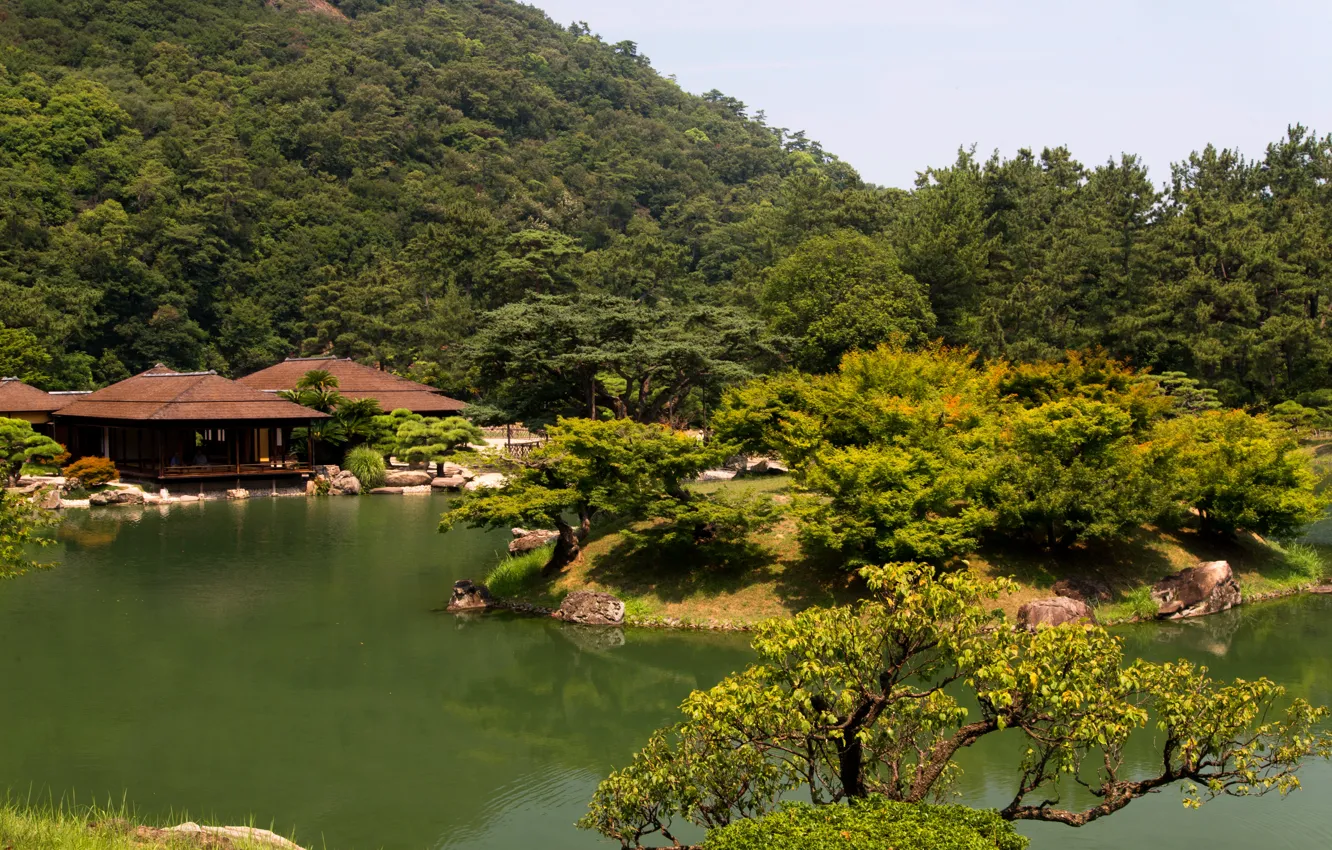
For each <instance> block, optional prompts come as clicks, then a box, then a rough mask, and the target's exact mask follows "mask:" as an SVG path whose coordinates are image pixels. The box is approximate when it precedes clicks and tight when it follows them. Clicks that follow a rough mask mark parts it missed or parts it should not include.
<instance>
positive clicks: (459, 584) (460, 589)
mask: <svg viewBox="0 0 1332 850" xmlns="http://www.w3.org/2000/svg"><path fill="white" fill-rule="evenodd" d="M494 604H495V599H494V597H492V596H491V595H490V589H489V588H487V587H486V586H485V585H484V584H477V583H476V582H473V581H471V580H469V579H463V580H461V581H455V582H454V583H453V598H451V599H450V600H449V609H448V610H450V611H480V610H484V609H486V608H489V607H490V606H491V605H494Z"/></svg>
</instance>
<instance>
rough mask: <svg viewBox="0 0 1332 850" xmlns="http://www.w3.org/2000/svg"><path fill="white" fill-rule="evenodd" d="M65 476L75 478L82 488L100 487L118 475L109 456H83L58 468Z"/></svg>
mask: <svg viewBox="0 0 1332 850" xmlns="http://www.w3.org/2000/svg"><path fill="white" fill-rule="evenodd" d="M60 471H61V472H62V473H64V476H65V477H66V478H77V479H79V484H80V485H81V486H83V487H84V488H88V487H101V486H102V485H103V484H109V483H110V482H112V481H115V480H116V479H117V478H119V477H120V472H119V471H118V470H117V469H116V465H115V464H114V463H112V462H111V459H110V458H105V457H83V458H79V459H78V460H76V461H74V462H73V463H71V464H70V465H69V466H67V467H65V468H64V469H62V470H60Z"/></svg>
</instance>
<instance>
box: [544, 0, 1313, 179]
mask: <svg viewBox="0 0 1332 850" xmlns="http://www.w3.org/2000/svg"><path fill="white" fill-rule="evenodd" d="M534 5H536V6H538V7H540V8H542V9H544V10H545V11H546V12H547V13H548V14H549V15H550V16H551V17H552V18H553V19H554V20H555V21H557V22H558V23H561V24H566V25H567V24H569V23H570V22H572V21H586V22H587V23H588V24H589V25H590V26H591V28H592V31H593V32H595V33H598V34H600V35H601V36H602V37H603V38H605V39H607V40H608V41H612V42H615V41H620V40H623V39H629V40H631V41H635V42H637V43H638V46H639V51H640V52H641V53H643V54H646V55H647V56H648V57H650V58H651V60H652V64H653V67H655V68H656V69H657V70H658V71H659V72H660V73H662V74H666V75H670V74H674V75H675V76H676V78H677V79H678V80H679V82H680V85H681V86H683V87H684V88H685V89H686V90H688V91H691V92H695V93H700V92H704V91H708V90H709V89H713V88H716V89H720V90H721V91H722V92H724V93H726V94H728V95H730V96H732V97H736V98H739V99H740V100H742V101H744V102H745V103H746V104H748V105H749V107H750V112H751V114H752V113H753V112H754V111H756V110H758V109H763V110H765V111H766V112H767V116H768V122H769V123H770V124H772V125H775V126H779V127H789V128H791V129H792V130H799V129H804V130H806V131H807V132H808V133H809V137H810V138H812V139H818V140H819V141H821V142H823V145H824V147H825V148H827V149H828V150H829V151H831V152H832V153H835V154H837V155H838V156H840V157H842V158H843V159H845V160H847V161H848V162H850V163H851V164H852V165H854V166H855V167H856V168H857V169H859V171H860V173H861V175H862V176H864V177H865V178H866V179H867V180H871V181H874V182H876V183H881V184H884V185H892V186H909V185H910V184H911V182H912V180H913V179H914V178H915V173H916V171H917V170H919V169H921V168H923V167H925V166H927V165H945V164H948V163H949V162H951V161H952V160H953V158H954V155H955V153H956V151H957V148H958V146H959V145H971V144H972V143H975V144H976V145H977V147H978V150H979V152H980V153H982V154H988V153H989V152H991V151H993V150H994V149H996V148H998V149H999V151H1000V152H1001V153H1003V154H1005V155H1011V154H1012V153H1013V152H1015V151H1016V150H1017V149H1018V148H1020V147H1031V148H1034V149H1036V150H1037V151H1039V150H1040V148H1042V147H1046V146H1053V145H1059V144H1064V145H1067V146H1068V147H1069V148H1070V149H1071V150H1072V152H1073V155H1074V156H1075V157H1077V158H1078V159H1079V160H1081V161H1082V162H1084V163H1088V164H1093V163H1097V162H1102V161H1104V160H1106V159H1107V158H1109V157H1117V156H1118V155H1119V154H1120V153H1121V152H1124V151H1127V152H1131V153H1136V154H1138V155H1140V156H1141V157H1142V158H1143V160H1144V161H1145V162H1146V163H1147V165H1148V166H1149V167H1150V168H1151V173H1152V177H1153V179H1154V181H1155V182H1157V183H1158V184H1159V183H1161V182H1164V181H1165V180H1167V179H1168V178H1169V166H1170V163H1171V162H1172V161H1176V160H1179V159H1182V158H1183V157H1185V156H1187V155H1188V153H1189V151H1191V150H1195V149H1198V148H1201V147H1202V146H1204V145H1206V144H1207V143H1208V142H1212V143H1215V144H1217V145H1218V146H1224V147H1233V148H1239V149H1240V150H1241V151H1243V152H1244V153H1245V154H1246V155H1248V156H1251V157H1253V156H1261V155H1262V153H1263V151H1264V149H1265V147H1266V145H1267V143H1268V142H1270V141H1274V140H1276V139H1277V138H1279V137H1280V136H1281V135H1283V134H1284V133H1285V128H1286V126H1287V125H1288V124H1292V123H1296V122H1299V123H1303V124H1305V125H1306V126H1310V127H1313V128H1314V129H1315V130H1318V131H1319V132H1321V133H1324V134H1326V133H1328V132H1332V120H1329V118H1330V117H1332V116H1329V112H1332V73H1329V67H1328V64H1327V59H1328V58H1329V56H1332V50H1329V48H1328V46H1327V41H1326V38H1327V33H1328V32H1329V30H1330V29H1332V26H1330V25H1332V4H1329V3H1327V2H1317V0H1266V2H1262V3H1259V2H1248V3H1238V2H1229V1H1228V0H1205V2H1204V0H1157V2H1116V3H1106V2H1089V0H1071V2H1070V0H1063V2H1022V3H1017V2H966V0H933V2H930V0H921V2H915V3H901V2H856V0H816V2H808V0H800V2H797V0H667V1H666V2H648V0H537V1H536V2H535V3H534Z"/></svg>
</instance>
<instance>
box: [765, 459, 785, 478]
mask: <svg viewBox="0 0 1332 850" xmlns="http://www.w3.org/2000/svg"><path fill="white" fill-rule="evenodd" d="M768 471H769V472H771V473H772V474H774V475H786V474H787V473H789V472H790V471H791V468H790V467H789V466H787V465H786V464H784V463H782V462H781V461H779V460H770V461H768Z"/></svg>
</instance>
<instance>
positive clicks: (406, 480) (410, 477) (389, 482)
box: [384, 469, 435, 487]
mask: <svg viewBox="0 0 1332 850" xmlns="http://www.w3.org/2000/svg"><path fill="white" fill-rule="evenodd" d="M434 478H435V476H433V475H431V474H430V473H429V472H426V471H425V470H424V469H395V470H392V471H391V472H389V473H388V474H386V475H385V476H384V484H385V486H387V487H421V486H426V487H428V486H430V482H431V481H433V480H434Z"/></svg>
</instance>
